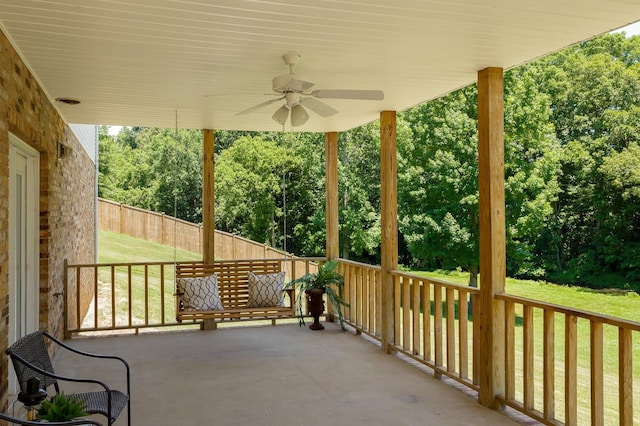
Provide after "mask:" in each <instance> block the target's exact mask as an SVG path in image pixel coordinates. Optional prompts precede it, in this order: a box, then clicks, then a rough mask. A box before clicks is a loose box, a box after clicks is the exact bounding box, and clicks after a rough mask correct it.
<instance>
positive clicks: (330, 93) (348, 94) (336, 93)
mask: <svg viewBox="0 0 640 426" xmlns="http://www.w3.org/2000/svg"><path fill="white" fill-rule="evenodd" d="M310 95H311V96H313V97H316V98H325V99H361V100H365V101H381V100H383V99H384V92H383V91H382V90H314V91H313V92H311V93H310Z"/></svg>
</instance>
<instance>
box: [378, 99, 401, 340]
mask: <svg viewBox="0 0 640 426" xmlns="http://www.w3.org/2000/svg"><path fill="white" fill-rule="evenodd" d="M380 204H381V207H380V209H381V212H380V216H381V217H380V225H381V228H382V229H381V235H380V238H381V267H382V274H381V277H382V280H381V299H382V307H381V308H382V309H381V310H382V330H381V334H382V351H383V352H387V353H388V352H390V345H393V343H394V331H393V330H394V312H393V306H394V300H393V299H394V293H393V276H392V275H391V271H393V270H395V269H398V170H397V155H396V112H395V111H382V112H381V113H380Z"/></svg>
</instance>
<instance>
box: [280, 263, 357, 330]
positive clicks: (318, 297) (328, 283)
mask: <svg viewBox="0 0 640 426" xmlns="http://www.w3.org/2000/svg"><path fill="white" fill-rule="evenodd" d="M337 267H338V262H336V261H335V260H331V261H329V262H327V263H324V264H322V265H320V266H319V267H318V272H316V273H313V274H306V275H304V276H302V277H300V278H298V279H295V280H293V281H291V282H289V283H288V284H287V285H286V288H292V287H296V288H297V289H298V295H297V297H296V299H297V300H296V303H297V309H298V318H299V320H300V326H303V325H304V324H305V322H304V312H303V311H302V298H303V297H304V298H306V299H307V306H308V308H309V313H310V314H311V316H312V317H313V324H311V325H310V326H309V328H310V329H312V330H323V329H324V327H323V326H322V324H320V315H322V313H323V312H324V300H323V295H325V294H326V295H327V302H328V303H330V304H331V305H333V307H334V308H335V310H336V312H337V313H338V319H339V320H340V327H342V329H343V330H344V329H345V328H344V322H343V317H342V307H343V306H349V304H348V303H347V302H345V301H344V299H343V298H342V296H341V293H342V288H343V286H344V277H343V276H342V274H341V273H339V272H338V271H336V268H337Z"/></svg>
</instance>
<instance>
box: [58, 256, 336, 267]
mask: <svg viewBox="0 0 640 426" xmlns="http://www.w3.org/2000/svg"><path fill="white" fill-rule="evenodd" d="M265 260H269V261H278V262H323V261H325V260H327V259H326V257H295V256H287V257H276V258H268V259H263V258H255V259H228V260H225V259H220V260H219V261H220V262H258V261H261V262H262V261H265ZM184 263H202V260H179V261H177V262H174V261H173V260H169V261H149V262H113V263H110V262H105V263H75V264H73V263H69V264H67V267H68V268H78V267H81V268H96V267H108V266H115V267H121V266H159V265H173V264H184Z"/></svg>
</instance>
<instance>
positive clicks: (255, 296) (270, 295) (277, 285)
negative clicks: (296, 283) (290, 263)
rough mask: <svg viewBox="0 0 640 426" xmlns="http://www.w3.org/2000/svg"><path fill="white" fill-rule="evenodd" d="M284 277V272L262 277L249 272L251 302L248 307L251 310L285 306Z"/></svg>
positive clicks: (262, 275)
mask: <svg viewBox="0 0 640 426" xmlns="http://www.w3.org/2000/svg"><path fill="white" fill-rule="evenodd" d="M284 275H285V273H284V272H278V273H276V274H260V275H256V274H254V273H253V272H249V301H248V302H247V306H249V307H250V308H270V307H275V306H284V300H283V294H282V288H283V287H284Z"/></svg>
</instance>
